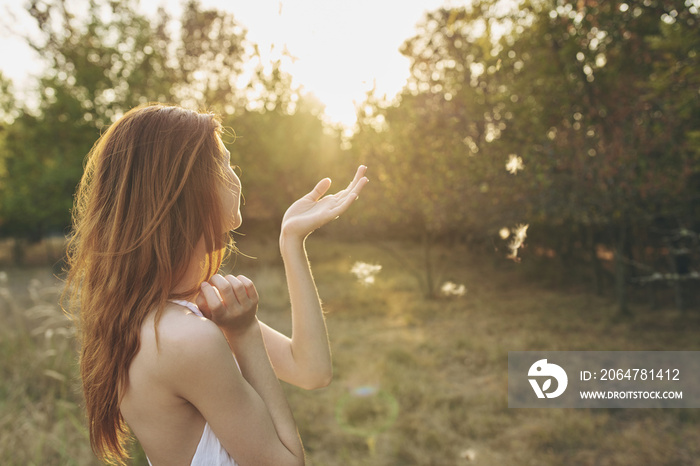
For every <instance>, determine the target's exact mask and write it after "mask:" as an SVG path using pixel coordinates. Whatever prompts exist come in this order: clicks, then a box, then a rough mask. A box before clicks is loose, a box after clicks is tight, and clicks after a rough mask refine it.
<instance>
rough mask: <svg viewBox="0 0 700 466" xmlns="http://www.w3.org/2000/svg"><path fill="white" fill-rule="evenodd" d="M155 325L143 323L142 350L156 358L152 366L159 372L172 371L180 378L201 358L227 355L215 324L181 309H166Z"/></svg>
mask: <svg viewBox="0 0 700 466" xmlns="http://www.w3.org/2000/svg"><path fill="white" fill-rule="evenodd" d="M154 323H155V318H154V316H149V318H148V319H147V320H146V322H144V325H143V328H142V331H141V346H142V348H141V350H142V351H145V352H147V353H149V354H151V355H153V356H155V358H154V360H153V362H154V363H157V364H158V365H159V366H160V370H161V371H163V370H165V371H167V370H168V369H173V370H174V371H175V372H177V373H179V374H181V373H182V370H183V369H186V367H187V365H188V364H201V361H202V359H203V356H204V355H207V354H211V353H212V352H215V353H222V352H227V353H228V352H230V350H229V349H228V343H227V342H226V338H225V337H224V335H223V333H222V332H221V330H219V328H218V327H217V326H216V324H215V323H214V322H212V321H210V320H209V319H206V318H204V317H199V316H197V315H195V314H193V313H192V312H191V311H189V310H187V309H185V308H183V307H181V306H178V305H168V306H166V308H165V309H164V310H163V313H162V315H161V318H160V319H159V321H158V323H157V324H156V325H154ZM156 331H157V337H156Z"/></svg>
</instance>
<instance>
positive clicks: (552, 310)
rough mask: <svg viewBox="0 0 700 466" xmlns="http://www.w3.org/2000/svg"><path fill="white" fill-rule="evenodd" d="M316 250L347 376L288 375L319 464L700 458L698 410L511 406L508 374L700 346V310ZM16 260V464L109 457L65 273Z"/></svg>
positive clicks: (6, 419) (250, 249)
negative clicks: (323, 383)
mask: <svg viewBox="0 0 700 466" xmlns="http://www.w3.org/2000/svg"><path fill="white" fill-rule="evenodd" d="M394 246H395V247H396V248H400V245H394ZM240 247H241V249H242V250H243V252H245V253H247V254H249V255H251V256H255V257H257V259H255V260H253V259H249V258H245V257H239V258H238V261H237V263H236V266H235V269H234V270H235V272H236V273H243V274H245V275H248V276H249V277H250V278H251V279H253V280H254V282H255V283H256V286H257V288H258V290H259V292H260V295H261V304H260V317H261V319H262V320H264V321H266V322H267V323H269V324H270V325H272V326H273V327H276V328H278V329H279V330H281V331H283V332H287V333H288V332H289V330H290V327H291V323H290V319H289V314H288V312H289V311H288V305H287V296H286V288H285V282H284V275H283V271H282V268H281V261H280V259H279V258H278V254H277V252H276V244H275V242H274V241H270V242H268V243H265V242H259V241H258V242H253V241H250V240H248V238H245V237H244V238H242V239H241V240H240ZM410 247H412V246H410V245H404V246H403V249H404V250H406V251H410V249H408V248H410ZM309 254H310V257H311V261H312V265H313V269H314V275H315V277H316V281H317V284H318V288H319V292H320V294H321V296H322V298H323V301H324V308H325V310H326V312H327V322H328V329H329V333H330V338H331V345H332V348H333V356H334V371H335V375H334V380H333V382H332V384H331V385H330V386H329V387H327V388H324V389H321V390H316V391H310V392H309V391H304V390H300V389H297V388H295V387H291V386H287V385H285V390H286V391H287V393H288V396H289V400H290V404H291V405H292V409H293V411H294V413H295V417H296V419H297V422H298V424H299V428H300V432H301V436H302V439H303V441H304V445H305V447H306V451H307V456H308V464H310V465H317V466H326V465H327V466H334V465H344V466H345V465H348V466H353V465H357V466H359V465H440V466H441V465H471V464H474V465H601V466H604V465H630V466H631V465H635V466H636V465H694V464H700V410H698V409H678V410H672V409H665V410H664V409H609V410H605V409H596V410H581V409H568V410H566V409H509V408H508V407H507V373H506V370H507V360H508V359H507V356H508V351H517V350H700V339H699V338H698V336H699V335H700V332H699V331H700V317H699V316H698V312H697V310H695V311H693V310H691V311H689V312H688V313H687V314H686V315H684V316H681V315H680V314H679V313H677V312H676V311H673V310H670V309H657V310H650V309H647V308H646V307H643V306H635V307H633V315H632V317H630V318H628V319H619V318H616V317H615V307H614V303H613V302H612V300H610V299H604V298H598V297H595V296H592V295H590V294H587V293H584V292H581V291H568V292H564V291H556V290H552V289H551V288H549V287H548V286H547V284H546V283H544V282H542V281H539V282H538V280H537V279H533V278H532V277H533V271H532V270H531V269H528V265H527V264H525V263H521V264H514V263H512V262H507V261H505V260H501V259H496V258H494V257H484V256H483V255H477V254H473V253H470V252H469V251H467V250H466V249H459V248H457V249H455V248H451V249H450V250H449V251H448V250H444V251H439V254H438V256H439V258H440V260H439V262H440V267H441V269H442V271H443V275H442V276H443V279H444V280H450V281H452V282H454V283H455V284H456V285H461V284H463V285H464V286H465V289H466V292H465V294H464V295H463V296H454V297H451V298H447V297H445V298H442V299H437V300H426V299H424V298H423V297H422V294H421V292H420V291H419V290H418V284H417V282H416V280H415V278H414V277H413V276H412V275H411V274H410V273H409V271H408V270H407V267H406V265H405V264H402V263H400V262H397V261H396V259H395V258H394V257H393V256H392V255H391V254H388V253H387V252H386V250H385V249H383V248H378V247H377V246H376V245H370V244H346V243H338V242H332V241H329V240H326V239H323V238H312V239H311V240H309ZM418 255H419V254H418V253H417V252H416V253H415V254H409V255H408V257H412V256H418ZM356 262H365V263H371V264H379V265H381V266H382V269H381V271H380V272H379V273H377V274H376V277H375V281H374V283H372V284H363V283H360V281H358V280H357V279H356V277H355V276H354V275H352V274H351V273H350V270H351V269H352V267H353V265H354V264H355V263H356ZM0 270H2V271H4V272H5V275H6V277H5V276H4V275H2V274H1V273H0V319H2V322H3V324H4V325H2V327H1V328H0V464H3V465H88V464H96V462H95V460H94V459H93V457H92V456H91V453H90V448H89V444H88V440H87V434H86V429H85V427H84V423H83V415H82V413H81V410H80V396H79V391H78V384H77V381H76V380H75V377H76V368H75V353H74V351H75V348H74V342H73V339H72V338H73V334H72V331H71V330H70V325H69V322H68V321H67V320H66V319H65V318H64V317H63V316H62V315H61V314H60V312H59V311H58V308H57V306H56V304H55V302H56V296H57V293H58V291H59V289H58V288H57V284H58V283H57V282H56V280H55V279H53V278H52V275H51V271H50V269H48V268H30V269H21V270H20V269H10V268H4V269H2V268H0ZM3 277H5V278H4V281H3ZM135 451H136V457H135V461H134V464H144V459H143V456H142V454H140V453H139V452H138V451H137V449H135Z"/></svg>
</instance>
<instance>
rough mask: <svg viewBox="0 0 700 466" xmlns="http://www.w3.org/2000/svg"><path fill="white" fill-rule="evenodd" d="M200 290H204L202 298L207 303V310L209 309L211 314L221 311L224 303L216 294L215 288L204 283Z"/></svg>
mask: <svg viewBox="0 0 700 466" xmlns="http://www.w3.org/2000/svg"><path fill="white" fill-rule="evenodd" d="M200 288H201V290H202V296H203V297H204V300H205V301H206V304H207V308H208V309H209V311H210V313H213V312H216V311H218V310H219V309H221V307H222V305H223V303H222V302H221V297H220V296H219V294H218V293H217V292H216V290H215V289H214V287H213V286H211V285H210V284H209V283H207V282H202V285H201V286H200Z"/></svg>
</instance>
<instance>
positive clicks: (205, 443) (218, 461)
mask: <svg viewBox="0 0 700 466" xmlns="http://www.w3.org/2000/svg"><path fill="white" fill-rule="evenodd" d="M171 302H172V303H175V304H179V305H181V306H184V307H186V308H187V309H189V310H190V311H192V312H194V313H195V314H196V315H198V316H200V317H204V316H203V315H202V311H200V310H199V308H198V307H197V305H196V304H194V303H191V302H189V301H182V300H179V299H173V300H171ZM236 364H238V361H236ZM239 369H240V367H239ZM148 464H149V465H150V464H151V460H148ZM151 466H152V465H151ZM190 466H238V464H237V463H236V461H235V460H234V459H233V458H231V455H229V454H228V452H227V451H226V449H225V448H224V446H223V445H221V442H220V441H219V439H218V438H217V436H216V434H214V431H213V430H211V427H209V423H208V422H207V423H205V424H204V430H203V431H202V438H201V439H200V440H199V445H197V451H195V452H194V456H193V457H192V462H191V463H190Z"/></svg>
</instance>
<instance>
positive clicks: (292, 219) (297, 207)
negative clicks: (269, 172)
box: [282, 165, 368, 238]
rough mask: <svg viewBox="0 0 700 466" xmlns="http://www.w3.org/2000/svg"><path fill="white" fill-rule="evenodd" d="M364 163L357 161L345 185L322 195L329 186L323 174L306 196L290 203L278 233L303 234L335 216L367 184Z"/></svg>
mask: <svg viewBox="0 0 700 466" xmlns="http://www.w3.org/2000/svg"><path fill="white" fill-rule="evenodd" d="M366 171H367V167H365V166H364V165H360V167H358V169H357V172H356V173H355V178H353V180H352V181H351V182H350V184H349V185H348V187H347V188H345V189H343V190H342V191H339V192H337V193H336V194H332V195H328V196H324V194H325V193H326V192H327V191H328V188H330V186H331V180H330V178H324V179H322V180H321V181H319V182H318V184H317V185H316V187H315V188H314V189H313V191H311V192H310V193H309V194H307V195H306V196H304V197H302V198H301V199H299V200H298V201H296V202H295V203H294V204H292V205H291V206H290V207H289V209H287V212H286V213H285V214H284V218H283V219H282V235H283V236H287V237H297V238H305V237H306V236H308V235H309V234H310V233H311V232H313V231H314V230H316V229H317V228H320V227H322V226H323V225H325V224H326V223H328V222H330V221H331V220H333V219H335V218H338V216H340V214H342V213H343V212H345V211H346V210H347V209H348V207H350V204H352V203H353V201H354V200H355V199H357V197H358V196H359V194H360V191H362V188H363V187H364V186H365V185H366V184H367V181H368V180H367V178H366V177H365V176H364V174H365V172H366Z"/></svg>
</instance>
